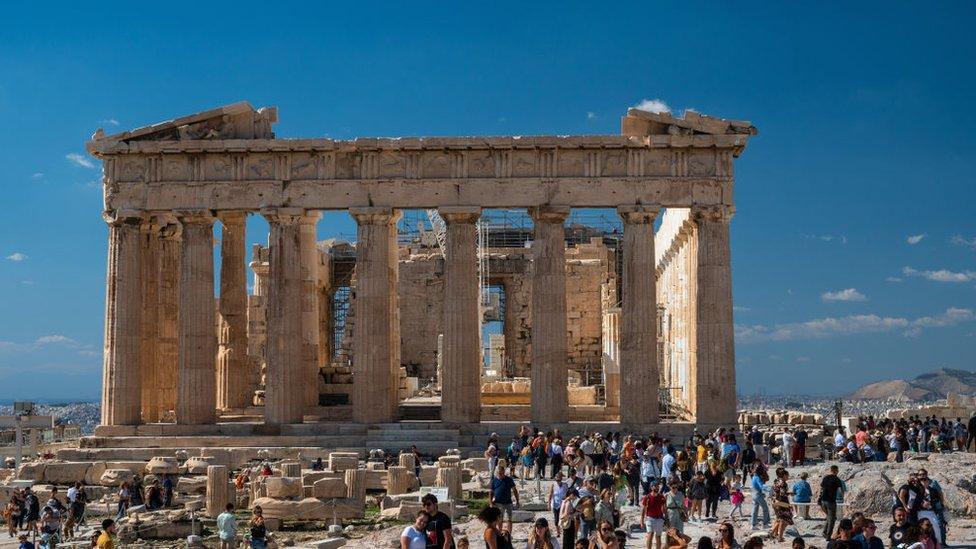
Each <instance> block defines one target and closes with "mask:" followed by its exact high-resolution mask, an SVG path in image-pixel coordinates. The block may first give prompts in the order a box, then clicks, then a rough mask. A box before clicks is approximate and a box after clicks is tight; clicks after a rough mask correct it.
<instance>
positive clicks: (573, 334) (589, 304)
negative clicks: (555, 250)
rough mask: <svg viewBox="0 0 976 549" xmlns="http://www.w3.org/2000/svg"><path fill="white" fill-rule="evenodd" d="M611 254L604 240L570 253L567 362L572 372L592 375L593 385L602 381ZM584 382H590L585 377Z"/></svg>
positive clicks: (575, 249)
mask: <svg viewBox="0 0 976 549" xmlns="http://www.w3.org/2000/svg"><path fill="white" fill-rule="evenodd" d="M609 264H610V254H609V253H608V251H607V247H606V246H604V245H603V243H602V242H601V241H600V239H593V241H591V242H590V243H588V244H580V245H578V246H575V247H573V248H569V249H567V250H566V316H567V322H566V327H567V329H568V331H569V334H568V336H567V337H568V338H569V341H568V346H567V350H568V352H567V354H566V360H567V362H568V367H569V369H570V370H576V371H577V372H580V374H581V375H582V374H583V373H584V372H586V371H589V372H590V380H589V382H590V384H594V383H600V382H601V377H602V376H601V372H602V362H603V361H602V359H603V345H602V339H603V299H602V294H601V290H602V288H603V285H604V284H606V283H607V282H608V281H609V277H610V271H609ZM582 379H583V382H584V383H585V382H586V381H587V378H586V376H585V375H583V377H582Z"/></svg>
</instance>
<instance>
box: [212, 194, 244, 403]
mask: <svg viewBox="0 0 976 549" xmlns="http://www.w3.org/2000/svg"><path fill="white" fill-rule="evenodd" d="M218 217H219V218H220V225H221V233H220V234H221V236H220V333H219V350H218V354H217V408H218V409H221V410H227V409H241V408H244V407H246V406H247V405H248V404H249V403H250V401H251V398H250V397H251V395H249V394H248V375H247V371H246V366H247V275H246V272H245V265H244V255H245V249H246V248H245V245H244V233H245V228H246V226H247V212H244V211H223V212H220V214H219V216H218Z"/></svg>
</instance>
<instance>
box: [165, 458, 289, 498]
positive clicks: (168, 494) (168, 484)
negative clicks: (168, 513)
mask: <svg viewBox="0 0 976 549" xmlns="http://www.w3.org/2000/svg"><path fill="white" fill-rule="evenodd" d="M269 470H270V468H269ZM174 488H175V486H174V485H173V477H172V476H171V475H163V507H172V506H173V492H174Z"/></svg>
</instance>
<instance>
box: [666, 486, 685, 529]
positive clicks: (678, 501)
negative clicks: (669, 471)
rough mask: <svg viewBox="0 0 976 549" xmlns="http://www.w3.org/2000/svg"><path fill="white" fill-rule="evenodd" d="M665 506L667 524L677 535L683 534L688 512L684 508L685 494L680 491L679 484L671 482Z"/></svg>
mask: <svg viewBox="0 0 976 549" xmlns="http://www.w3.org/2000/svg"><path fill="white" fill-rule="evenodd" d="M665 505H666V506H667V512H668V523H669V524H670V525H671V527H672V528H674V529H675V530H677V531H678V533H679V534H684V533H685V521H686V520H688V510H687V509H686V508H685V494H684V493H683V492H682V491H681V483H680V482H672V483H671V486H670V490H669V492H668V495H667V497H666V498H665Z"/></svg>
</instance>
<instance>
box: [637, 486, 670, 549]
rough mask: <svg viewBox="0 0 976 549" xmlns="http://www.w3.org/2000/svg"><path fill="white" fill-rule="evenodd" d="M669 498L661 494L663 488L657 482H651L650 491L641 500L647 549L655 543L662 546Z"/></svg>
mask: <svg viewBox="0 0 976 549" xmlns="http://www.w3.org/2000/svg"><path fill="white" fill-rule="evenodd" d="M666 505H667V500H666V499H665V497H664V496H662V495H661V488H660V486H658V485H657V484H656V483H654V484H651V487H650V492H648V493H647V494H646V495H645V496H644V498H643V499H642V500H641V523H643V524H644V531H645V532H647V549H652V548H653V547H654V546H655V545H656V546H657V549H660V548H661V534H662V533H664V508H665V506H666Z"/></svg>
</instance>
